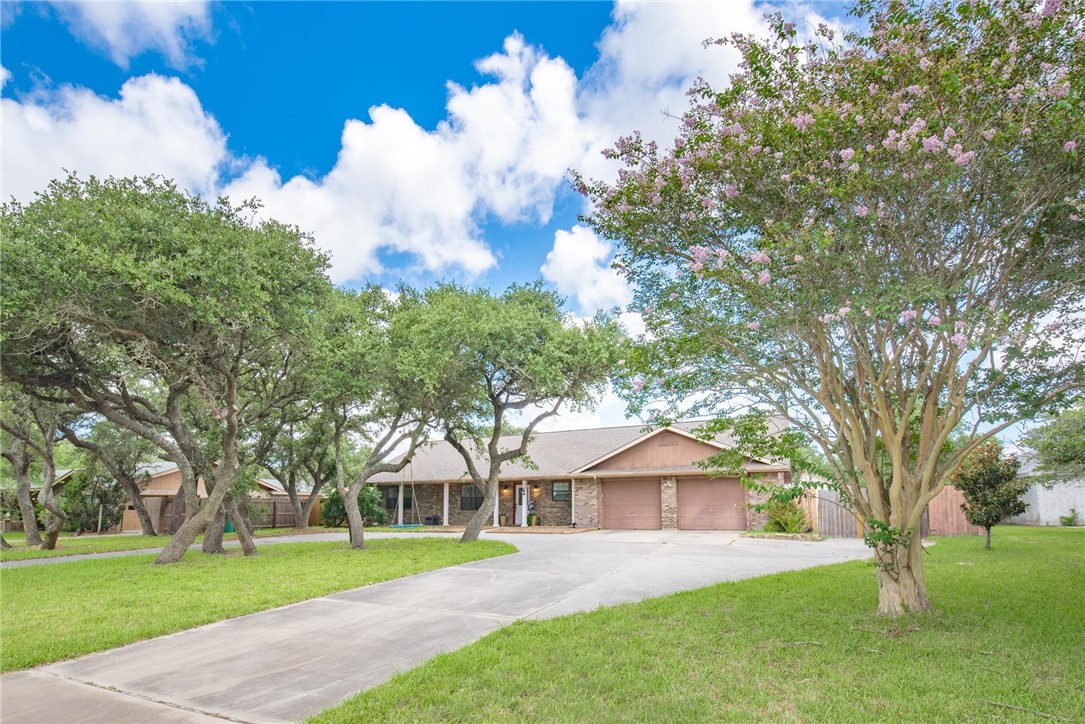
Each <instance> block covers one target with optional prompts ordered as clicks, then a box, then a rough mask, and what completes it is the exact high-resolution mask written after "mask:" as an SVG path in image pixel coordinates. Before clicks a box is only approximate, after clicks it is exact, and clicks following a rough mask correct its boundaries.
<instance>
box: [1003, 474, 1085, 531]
mask: <svg viewBox="0 0 1085 724" xmlns="http://www.w3.org/2000/svg"><path fill="white" fill-rule="evenodd" d="M1037 474H1038V473H1037V470H1036V460H1035V459H1034V458H1026V459H1025V460H1024V461H1022V463H1021V470H1020V472H1019V473H1018V475H1019V477H1022V478H1025V479H1028V478H1033V477H1035V476H1036V475H1037ZM1025 502H1026V503H1028V510H1026V511H1025V512H1024V513H1022V514H1021V515H1015V516H1013V517H1012V518H1007V519H1006V522H1007V523H1017V524H1018V525H1059V524H1060V523H1059V518H1060V517H1061V516H1064V515H1070V509H1071V508H1073V509H1074V510H1076V511H1077V512H1078V517H1079V518H1080V519H1081V520H1085V480H1074V481H1071V482H1068V483H1058V484H1056V485H1052V486H1051V487H1049V488H1048V487H1045V486H1043V485H1040V484H1035V485H1033V486H1032V487H1030V488H1029V489H1028V492H1026V493H1025Z"/></svg>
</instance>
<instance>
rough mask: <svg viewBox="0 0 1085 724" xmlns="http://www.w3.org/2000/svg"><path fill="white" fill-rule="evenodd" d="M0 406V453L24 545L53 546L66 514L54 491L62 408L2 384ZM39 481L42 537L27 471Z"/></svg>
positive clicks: (29, 476) (45, 547)
mask: <svg viewBox="0 0 1085 724" xmlns="http://www.w3.org/2000/svg"><path fill="white" fill-rule="evenodd" d="M2 396H3V409H0V442H2V448H0V455H2V456H3V458H4V460H6V461H7V462H8V465H9V466H10V467H11V472H12V475H13V477H14V478H15V495H16V499H17V500H18V504H19V512H20V513H21V514H22V517H23V532H24V533H25V534H26V544H27V545H28V546H35V545H40V546H41V547H42V549H44V550H53V549H55V548H56V545H57V538H59V537H60V528H61V525H62V524H63V522H64V520H65V518H66V517H67V516H66V515H65V513H64V510H63V508H62V507H61V503H60V500H58V499H57V495H56V489H55V487H54V486H55V484H56V473H57V466H56V455H55V451H56V445H57V443H58V442H59V440H60V434H59V428H60V425H61V422H62V419H63V412H62V410H61V409H60V408H58V407H57V406H56V405H53V404H50V403H48V402H44V401H42V400H39V399H37V398H35V397H33V396H31V395H27V394H24V393H22V392H20V391H19V390H17V389H16V388H14V387H13V386H11V385H4V386H3V393H2ZM32 474H37V476H39V479H40V481H41V486H40V487H39V488H38V504H39V505H41V507H42V508H44V509H45V537H44V538H43V537H42V536H41V531H40V530H39V528H38V521H37V514H36V512H35V510H34V503H33V501H32V499H31V486H32V483H33V481H32V479H31V475H32Z"/></svg>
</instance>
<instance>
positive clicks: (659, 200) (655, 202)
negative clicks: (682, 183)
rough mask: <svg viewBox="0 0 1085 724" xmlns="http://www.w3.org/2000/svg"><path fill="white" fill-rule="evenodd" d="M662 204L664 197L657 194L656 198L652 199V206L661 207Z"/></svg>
mask: <svg viewBox="0 0 1085 724" xmlns="http://www.w3.org/2000/svg"><path fill="white" fill-rule="evenodd" d="M662 203H663V197H662V196H660V195H659V194H656V195H655V196H653V197H652V205H653V206H659V205H660V204H662Z"/></svg>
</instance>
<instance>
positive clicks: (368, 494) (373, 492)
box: [320, 485, 388, 528]
mask: <svg viewBox="0 0 1085 724" xmlns="http://www.w3.org/2000/svg"><path fill="white" fill-rule="evenodd" d="M329 488H330V490H329V492H328V495H327V497H326V498H324V500H323V501H322V502H321V505H320V522H321V524H322V525H324V526H325V527H327V528H338V527H341V526H344V525H346V524H347V511H346V509H345V508H344V507H343V499H342V498H341V497H339V490H338V489H337V488H336V487H335V486H334V485H331V486H329ZM381 502H382V501H381V494H380V490H379V489H378V488H377V486H376V485H365V486H363V487H362V490H361V492H360V493H359V494H358V509H359V510H360V511H361V513H362V518H363V519H364V520H365V521H366V522H367V523H368V524H369V525H384V524H385V523H387V522H388V511H386V510H385V509H384V506H383V505H381Z"/></svg>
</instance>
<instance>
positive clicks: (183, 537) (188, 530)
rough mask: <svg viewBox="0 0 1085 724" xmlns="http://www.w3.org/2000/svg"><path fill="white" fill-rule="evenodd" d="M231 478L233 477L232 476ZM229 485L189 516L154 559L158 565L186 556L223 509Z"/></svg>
mask: <svg viewBox="0 0 1085 724" xmlns="http://www.w3.org/2000/svg"><path fill="white" fill-rule="evenodd" d="M231 477H233V476H232V475H231ZM228 487H229V486H228V485H225V484H223V485H220V486H218V487H217V488H216V489H215V490H214V491H213V492H212V493H211V497H210V498H208V500H207V504H206V505H205V506H204V507H203V509H202V510H200V512H198V513H197V514H196V515H193V516H189V519H188V520H186V521H185V523H184V525H182V526H181V528H180V530H178V531H177V532H176V533H175V534H174V535H173V537H172V538H170V542H169V543H167V544H166V545H165V547H164V548H163V549H162V552H161V553H159V554H158V557H157V558H155V559H154V562H155V564H156V565H164V564H167V563H176V562H177V561H179V560H181V557H182V556H184V554H185V551H187V550H188V548H189V546H191V545H192V544H193V543H194V542H195V540H196V536H198V535H199V534H200V533H203V532H204V530H205V529H206V528H207V524H208V523H209V522H211V518H212V517H213V516H214V515H215V513H216V512H217V511H218V509H219V508H221V507H222V501H223V499H224V498H225V497H226V489H227V488H228Z"/></svg>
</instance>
